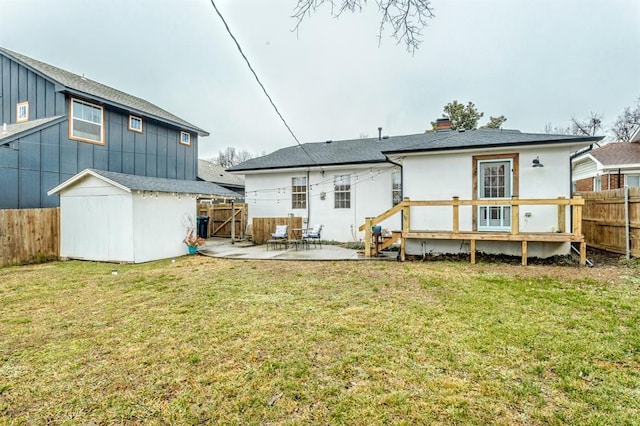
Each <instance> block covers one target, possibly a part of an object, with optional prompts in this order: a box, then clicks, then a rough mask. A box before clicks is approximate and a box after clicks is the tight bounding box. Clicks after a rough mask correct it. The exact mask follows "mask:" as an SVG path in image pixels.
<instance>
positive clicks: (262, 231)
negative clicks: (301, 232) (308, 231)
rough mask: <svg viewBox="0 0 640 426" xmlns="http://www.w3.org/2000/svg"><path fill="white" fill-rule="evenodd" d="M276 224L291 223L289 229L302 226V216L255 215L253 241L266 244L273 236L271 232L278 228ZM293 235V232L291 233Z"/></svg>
mask: <svg viewBox="0 0 640 426" xmlns="http://www.w3.org/2000/svg"><path fill="white" fill-rule="evenodd" d="M276 225H289V229H290V230H291V229H296V228H298V229H299V228H302V218H301V217H299V216H296V217H293V216H289V217H254V218H253V224H252V228H253V241H254V242H255V243H256V244H264V243H265V242H266V241H267V240H268V239H270V238H271V234H272V233H273V232H274V231H275V230H276ZM289 235H291V233H290V234H289Z"/></svg>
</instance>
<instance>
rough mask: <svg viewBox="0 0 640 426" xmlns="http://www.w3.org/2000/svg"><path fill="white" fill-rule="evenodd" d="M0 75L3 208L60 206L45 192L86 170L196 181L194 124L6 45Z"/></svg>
mask: <svg viewBox="0 0 640 426" xmlns="http://www.w3.org/2000/svg"><path fill="white" fill-rule="evenodd" d="M0 76H1V78H2V80H1V81H0V185H1V188H2V189H1V190H0V209H16V208H39V207H57V206H58V205H59V204H60V201H59V197H58V196H57V195H52V196H48V195H47V191H49V190H50V189H52V188H53V187H55V186H57V185H58V184H60V183H61V182H63V181H65V180H67V179H68V178H70V177H72V176H74V175H75V174H76V173H78V172H80V171H81V170H84V169H87V168H91V169H98V170H105V171H112V172H118V173H125V174H130V175H138V176H147V177H158V178H168V179H180V180H193V181H195V180H196V179H197V172H198V136H208V133H207V132H206V131H204V130H202V129H200V128H198V127H196V126H194V125H193V124H190V123H188V122H186V121H185V120H183V119H181V118H179V117H177V116H175V115H173V114H171V113H169V112H167V111H165V110H163V109H161V108H159V107H157V106H155V105H153V104H152V103H150V102H147V101H145V100H143V99H140V98H137V97H135V96H132V95H129V94H127V93H124V92H121V91H119V90H116V89H114V88H111V87H108V86H105V85H103V84H100V83H98V82H96V81H92V80H90V79H88V78H85V77H84V76H79V75H77V74H73V73H71V72H68V71H65V70H62V69H60V68H56V67H54V66H52V65H49V64H45V63H43V62H40V61H37V60H35V59H31V58H28V57H26V56H24V55H21V54H19V53H16V52H12V51H10V50H8V49H4V48H1V47H0Z"/></svg>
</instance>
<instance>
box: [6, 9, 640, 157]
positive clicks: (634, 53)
mask: <svg viewBox="0 0 640 426" xmlns="http://www.w3.org/2000/svg"><path fill="white" fill-rule="evenodd" d="M215 2H216V5H217V6H218V8H219V9H220V11H221V13H222V14H223V16H224V17H225V19H226V21H227V23H228V24H229V26H230V28H231V31H232V32H233V33H234V35H235V36H236V38H237V39H238V42H239V43H240V45H241V47H242V49H243V50H244V52H245V54H246V55H247V57H248V59H249V61H250V62H251V64H252V65H253V68H254V69H255V71H256V73H257V74H258V76H259V77H260V79H261V81H262V83H263V84H264V85H265V87H266V89H267V91H268V92H269V94H270V95H271V97H272V98H273V100H274V102H275V104H276V105H277V107H278V109H279V110H280V112H281V113H282V115H283V116H284V118H285V120H286V121H287V123H288V124H289V126H290V127H291V129H292V131H293V133H294V134H295V135H296V137H297V138H298V140H299V141H300V142H302V143H304V142H322V141H326V140H334V141H335V140H342V139H357V138H360V137H377V136H378V130H377V129H378V127H382V128H383V134H384V135H389V136H397V135H407V134H416V133H422V132H424V131H425V129H428V128H430V127H431V125H430V122H431V121H434V120H435V119H436V118H438V117H440V116H441V115H442V108H443V106H444V105H446V104H447V103H449V102H452V101H453V100H458V101H459V102H463V103H467V102H469V101H471V102H473V103H475V105H476V107H477V108H478V110H479V111H482V112H484V114H485V115H484V117H483V118H482V119H481V120H480V124H484V122H486V121H488V119H489V116H491V115H493V116H498V115H505V116H506V117H507V122H506V123H505V124H504V125H503V127H504V128H509V129H518V130H521V131H523V132H543V131H544V128H545V125H546V124H547V123H549V124H551V125H552V126H566V125H568V124H569V122H570V120H571V118H572V117H575V118H577V119H583V118H587V117H588V116H589V115H590V114H591V113H592V112H593V113H598V114H601V115H602V116H603V122H604V123H605V125H610V124H612V123H613V122H614V121H615V119H616V118H617V117H618V115H619V114H621V113H622V112H623V110H624V108H625V107H630V106H634V105H635V103H636V101H637V100H638V99H639V98H640V1H638V0H519V1H513V0H432V2H431V4H432V6H433V8H434V12H435V18H433V19H432V20H430V21H429V25H428V27H427V28H425V30H424V32H423V35H422V39H423V42H422V44H421V45H420V48H419V49H418V50H417V51H416V52H415V54H413V55H412V54H410V53H407V51H406V50H405V48H404V46H403V45H401V44H400V45H397V44H396V42H395V40H394V39H393V38H391V37H390V33H389V31H386V32H383V34H382V36H383V37H382V39H381V42H380V43H379V40H378V27H379V19H380V16H379V14H378V12H377V10H376V6H375V2H374V1H372V0H370V1H369V2H368V3H369V5H368V6H367V7H365V9H363V11H362V12H361V13H355V14H343V15H342V16H341V17H340V18H339V19H334V18H332V17H331V13H330V9H329V8H328V7H323V8H321V9H319V10H318V11H317V12H315V13H313V14H312V15H311V16H308V17H307V18H306V19H305V20H304V21H303V23H302V25H301V26H300V28H299V29H298V31H292V30H293V28H294V27H295V24H296V21H295V20H294V19H292V18H291V15H292V14H293V9H294V7H295V4H296V0H215ZM0 46H2V47H5V48H8V49H10V50H13V51H16V52H18V53H21V54H24V55H26V56H29V57H32V58H34V59H37V60H40V61H43V62H47V63H49V64H51V65H55V66H57V67H60V68H63V69H66V70H68V71H71V72H74V73H76V74H84V75H85V76H86V77H88V78H91V79H93V80H96V81H98V82H100V83H103V84H106V85H109V86H111V87H114V88H117V89H119V90H122V91H124V92H127V93H130V94H132V95H135V96H138V97H140V98H143V99H146V100H147V101H150V102H152V103H154V104H156V105H157V106H159V107H161V108H163V109H165V110H167V111H169V112H171V113H173V114H175V115H178V116H179V117H181V118H183V119H184V120H186V121H188V122H190V123H192V124H194V125H196V126H198V127H200V128H202V129H204V130H206V131H208V132H209V133H210V136H209V137H206V138H201V139H200V146H199V157H200V158H205V159H209V158H212V157H214V156H215V155H216V154H217V153H218V152H219V151H222V150H225V149H226V148H227V147H234V148H235V149H236V150H246V151H249V152H250V153H252V154H266V153H269V152H272V151H274V150H277V149H279V148H283V147H287V146H291V145H294V144H296V141H295V140H294V138H293V137H292V135H291V134H290V133H289V131H288V130H287V129H286V127H285V126H284V124H283V123H282V121H281V120H280V118H279V117H278V116H277V114H276V113H275V111H274V109H273V108H272V106H271V104H270V103H269V101H268V99H267V98H266V96H265V95H264V93H263V92H262V89H261V88H260V87H259V85H258V84H257V82H256V81H255V79H254V77H253V75H252V74H251V72H250V70H249V69H248V67H247V65H246V63H245V62H244V60H243V59H242V57H241V55H240V54H239V52H238V50H237V48H236V46H235V44H234V43H233V41H232V39H231V38H230V36H229V35H228V34H227V32H226V30H225V28H224V26H223V24H222V22H221V20H220V18H219V17H218V16H217V15H216V13H215V10H214V9H213V7H212V5H211V2H210V0H91V1H86V0H56V1H51V0H0ZM605 131H606V127H605Z"/></svg>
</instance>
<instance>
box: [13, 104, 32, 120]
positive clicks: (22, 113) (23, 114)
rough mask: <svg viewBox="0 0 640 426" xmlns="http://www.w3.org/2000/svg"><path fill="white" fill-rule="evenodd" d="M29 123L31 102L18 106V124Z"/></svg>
mask: <svg viewBox="0 0 640 426" xmlns="http://www.w3.org/2000/svg"><path fill="white" fill-rule="evenodd" d="M24 121H29V102H20V103H19V104H17V105H16V123H22V122H24Z"/></svg>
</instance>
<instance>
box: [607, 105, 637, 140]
mask: <svg viewBox="0 0 640 426" xmlns="http://www.w3.org/2000/svg"><path fill="white" fill-rule="evenodd" d="M639 127H640V98H638V100H637V101H636V106H635V107H634V108H633V109H632V108H630V107H626V108H625V109H624V111H623V112H622V114H620V115H619V116H618V118H617V120H616V121H615V122H614V123H613V126H612V127H611V131H612V132H613V134H614V135H615V136H616V139H617V140H618V141H620V142H629V141H630V140H631V137H632V136H633V134H634V132H635V131H636V130H637V129H638V128H639Z"/></svg>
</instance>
